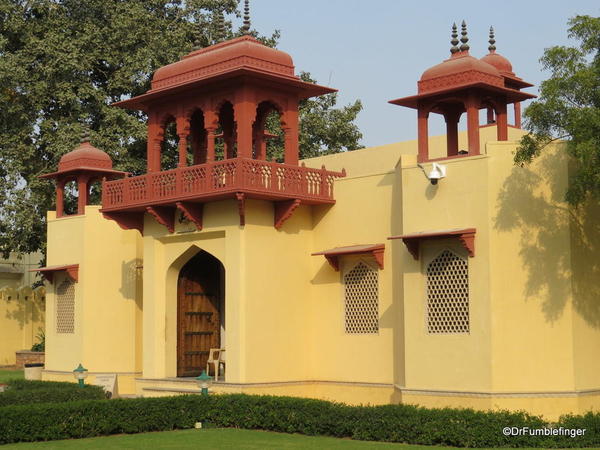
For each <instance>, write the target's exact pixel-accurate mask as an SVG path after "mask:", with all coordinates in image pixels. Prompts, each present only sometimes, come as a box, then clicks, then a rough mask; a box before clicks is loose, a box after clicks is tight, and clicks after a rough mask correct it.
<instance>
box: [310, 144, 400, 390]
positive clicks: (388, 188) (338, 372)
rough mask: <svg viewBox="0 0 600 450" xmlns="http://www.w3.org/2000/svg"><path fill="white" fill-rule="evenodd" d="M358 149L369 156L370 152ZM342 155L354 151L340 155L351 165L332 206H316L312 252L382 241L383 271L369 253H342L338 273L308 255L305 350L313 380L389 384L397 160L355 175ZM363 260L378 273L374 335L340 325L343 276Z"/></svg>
mask: <svg viewBox="0 0 600 450" xmlns="http://www.w3.org/2000/svg"><path fill="white" fill-rule="evenodd" d="M389 150H390V151H392V150H391V149H389ZM381 151H382V152H385V151H386V150H385V149H382V150H381ZM359 152H362V154H363V157H366V158H367V159H368V153H367V152H369V150H359ZM344 157H346V158H347V159H349V160H350V163H352V162H353V161H351V160H352V159H353V158H355V157H356V155H352V154H351V153H348V154H344V155H343V157H340V158H339V159H340V161H338V164H344V165H345V166H346V167H349V168H347V169H346V170H347V172H348V177H346V178H344V179H340V180H339V181H337V182H336V185H335V198H336V204H335V206H333V207H328V206H319V207H315V210H314V215H313V226H314V228H313V249H312V252H319V251H323V250H328V249H331V248H334V247H343V246H350V245H357V244H385V246H386V249H385V253H384V269H383V270H380V269H379V268H378V267H377V264H376V262H375V260H374V259H373V258H372V257H371V256H364V257H362V258H361V257H349V256H344V257H342V258H341V259H340V263H341V264H340V269H341V270H340V271H339V272H337V271H335V270H334V268H333V267H332V266H331V265H330V264H329V263H328V262H327V260H326V259H325V258H324V257H323V256H313V257H311V258H312V263H311V270H312V273H311V275H310V276H309V280H310V283H311V286H312V289H311V297H312V299H311V302H312V315H313V321H314V331H313V333H311V336H310V338H311V340H310V342H311V347H310V351H309V353H310V358H311V360H312V363H311V365H312V367H313V377H312V378H311V379H313V380H319V381H357V382H369V383H390V384H391V383H393V364H394V358H393V345H394V344H393V339H394V332H395V330H396V324H397V315H398V310H397V308H396V305H394V302H393V301H392V289H391V288H392V279H393V273H394V269H393V267H392V264H391V261H392V253H391V251H390V245H389V241H387V237H388V236H390V235H391V222H390V216H391V214H392V213H393V208H390V205H391V204H392V190H393V189H392V188H393V185H394V174H393V172H391V170H393V166H394V165H395V163H396V160H397V158H396V155H394V156H393V158H392V157H390V158H389V159H388V161H387V162H388V166H387V169H386V170H385V171H381V170H383V169H384V168H385V167H374V168H373V170H377V171H376V172H374V173H373V172H372V173H365V172H362V174H360V175H356V176H354V173H355V171H354V167H353V166H352V164H347V161H346V158H344ZM326 158H328V159H330V160H333V158H331V157H326ZM327 164H328V167H329V163H327ZM356 172H358V173H361V172H359V171H358V170H356ZM361 259H362V260H363V261H365V262H366V263H367V264H368V265H370V266H371V267H374V268H377V272H378V281H379V285H378V290H379V333H378V334H347V333H346V332H345V329H344V285H343V282H342V281H343V275H344V273H346V271H348V270H351V269H352V268H353V267H354V265H355V264H356V263H357V262H358V261H359V260H361Z"/></svg>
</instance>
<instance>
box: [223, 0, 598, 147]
mask: <svg viewBox="0 0 600 450" xmlns="http://www.w3.org/2000/svg"><path fill="white" fill-rule="evenodd" d="M250 3H251V15H252V26H253V28H255V29H257V30H258V31H259V32H260V33H262V34H265V35H268V34H270V33H271V32H272V31H273V30H274V29H279V30H280V31H281V40H280V43H279V46H278V48H279V49H281V50H283V51H286V52H288V53H289V54H291V55H292V57H293V58H294V63H295V65H296V72H299V71H301V70H303V71H308V72H310V73H311V74H312V76H313V78H316V79H317V80H318V82H319V83H320V84H324V85H329V86H331V87H333V88H336V89H338V90H339V104H347V103H349V102H351V101H354V100H355V99H357V98H359V99H361V100H362V102H363V106H364V108H363V111H362V112H361V113H360V116H359V118H358V124H359V126H360V129H361V131H362V133H363V141H362V143H363V144H364V145H366V146H374V145H382V144H387V143H391V142H397V141H403V140H408V139H414V138H415V137H416V112H414V111H413V110H409V109H406V108H402V107H399V106H393V105H390V104H388V103H387V101H388V100H391V99H395V98H398V97H404V96H408V95H412V94H414V93H416V89H417V80H418V79H419V77H420V76H421V74H422V73H423V71H424V70H425V69H427V68H428V67H431V66H432V65H435V64H437V63H439V62H441V61H443V60H444V59H446V58H447V57H448V56H449V54H450V53H449V49H450V43H449V41H450V28H451V26H452V22H457V24H459V23H460V21H462V20H463V19H465V20H466V22H467V25H468V31H469V38H470V40H469V44H470V46H471V54H472V55H473V56H476V57H481V56H483V55H485V54H487V53H488V51H487V46H488V42H487V40H488V29H489V27H490V25H493V26H494V29H495V30H496V47H497V51H498V53H500V54H502V55H503V56H506V57H507V58H508V59H509V60H510V61H511V62H512V64H513V70H514V71H515V73H516V74H517V75H518V76H520V77H521V78H523V79H525V80H526V81H529V82H531V83H533V84H535V85H536V86H537V85H539V83H540V81H542V80H544V79H545V78H546V77H547V76H548V74H547V73H544V72H542V70H541V66H540V64H539V61H538V60H539V58H540V57H541V56H542V54H543V51H544V48H546V47H550V46H552V45H573V44H574V41H570V40H569V39H568V38H567V20H568V19H569V18H570V17H573V16H575V15H577V14H589V15H595V16H597V15H598V14H599V13H600V2H598V0H569V1H557V0H548V1H538V0H535V1H533V0H521V1H515V0H508V1H497V2H494V1H489V0H488V1H468V0H467V1H465V0H463V1H460V0H458V1H431V0H430V1H405V0H370V1H369V0H251V2H250ZM228 19H234V22H235V23H236V24H237V23H239V19H235V18H233V17H228ZM528 92H531V93H533V94H536V93H537V87H534V88H530V89H529V90H528ZM442 124H443V122H442V121H441V119H440V120H437V121H434V123H432V124H431V125H430V126H431V127H432V133H441V132H442Z"/></svg>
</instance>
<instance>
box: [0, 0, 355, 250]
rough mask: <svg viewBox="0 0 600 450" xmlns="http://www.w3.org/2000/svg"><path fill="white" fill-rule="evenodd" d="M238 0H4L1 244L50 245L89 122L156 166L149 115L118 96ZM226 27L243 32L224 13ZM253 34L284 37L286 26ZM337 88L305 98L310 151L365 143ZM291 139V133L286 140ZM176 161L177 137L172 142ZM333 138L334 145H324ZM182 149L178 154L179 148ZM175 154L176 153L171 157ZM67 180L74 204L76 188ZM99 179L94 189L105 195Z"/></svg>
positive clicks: (98, 136)
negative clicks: (56, 211) (49, 224)
mask: <svg viewBox="0 0 600 450" xmlns="http://www.w3.org/2000/svg"><path fill="white" fill-rule="evenodd" d="M238 4H239V0H186V1H185V2H184V1H181V0H175V1H167V0H128V1H123V0H32V1H27V2H24V1H20V0H5V1H3V2H0V105H1V106H2V107H1V108H0V253H3V254H4V255H5V256H6V255H7V254H8V253H9V252H10V251H15V252H22V253H28V252H33V251H36V250H40V249H41V250H44V249H45V242H46V237H45V233H46V224H45V215H46V211H47V210H49V209H52V208H53V202H54V189H53V187H52V183H50V182H48V181H47V180H40V179H39V178H38V176H39V175H41V174H44V173H49V172H52V171H54V170H55V169H56V167H57V165H58V161H59V160H60V157H61V156H62V155H64V154H65V153H67V152H69V151H71V150H72V149H73V148H75V147H76V146H77V144H78V143H79V139H80V135H81V131H82V124H86V126H87V127H88V128H89V129H90V130H91V132H90V137H91V142H92V143H93V144H94V145H95V146H97V147H98V148H101V149H102V150H104V151H106V152H107V153H108V154H109V155H110V156H111V157H112V159H113V161H114V162H115V168H116V169H120V170H125V171H128V172H132V173H134V174H140V173H143V172H145V166H146V162H145V158H146V156H145V153H146V150H145V149H146V124H145V121H146V117H145V115H144V114H143V113H141V112H136V111H127V110H123V109H121V108H115V107H111V106H110V104H111V103H113V102H115V101H118V100H123V99H125V98H129V97H131V96H136V95H140V94H142V93H144V92H146V91H147V90H148V89H149V88H150V79H151V76H152V74H153V72H154V71H155V70H156V69H157V68H159V67H161V66H164V65H166V64H169V63H172V62H174V61H177V60H179V59H181V57H182V56H184V55H185V54H187V53H188V52H189V51H190V50H191V49H192V47H193V45H194V42H196V41H197V42H199V43H200V44H201V45H203V46H206V45H209V44H212V43H213V42H215V39H216V37H217V36H218V31H217V20H215V19H216V17H217V15H216V13H217V11H224V12H225V13H226V14H231V13H236V14H237V15H238V16H239V12H237V10H236V8H238V6H239V5H238ZM225 29H226V30H225V32H226V37H227V38H231V37H234V36H236V35H239V34H240V30H234V29H233V27H232V23H231V21H227V20H226V21H225ZM252 34H253V36H255V37H256V38H258V39H259V40H261V41H262V42H263V43H264V44H266V45H269V46H275V45H276V43H277V40H278V37H279V33H278V32H277V31H276V32H274V33H273V34H272V35H271V36H267V37H265V36H259V35H258V34H257V33H256V32H255V31H253V32H252ZM333 105H335V95H333V96H326V97H325V98H324V99H317V100H308V101H306V102H304V106H303V112H302V113H301V117H302V121H303V123H302V135H301V152H302V155H303V156H313V155H315V154H318V153H320V152H323V151H327V152H332V151H340V150H342V149H353V148H357V147H358V144H357V141H358V139H359V138H360V133H359V132H358V130H357V129H356V126H355V125H353V124H351V123H345V121H349V122H351V121H353V120H354V118H355V117H356V114H357V113H358V111H359V110H360V102H356V103H355V104H354V105H351V106H349V107H346V108H342V109H340V110H336V109H334V108H333ZM280 144H281V142H280ZM166 145H167V146H168V147H169V149H168V150H173V151H167V152H166V154H167V155H170V156H167V161H165V163H166V164H167V165H169V164H170V165H173V164H174V158H175V157H176V140H175V139H170V140H169V142H168V143H167V144H166ZM325 149H327V150H325ZM173 155H175V156H173ZM169 158H171V159H169ZM72 194H73V192H71V191H70V190H69V189H67V191H66V198H65V203H66V210H67V211H68V210H70V209H71V210H72V209H73V208H75V206H76V199H75V198H74V196H73V195H72ZM97 197H98V189H97V188H93V189H92V198H93V200H94V201H98V198H97Z"/></svg>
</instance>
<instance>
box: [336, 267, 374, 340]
mask: <svg viewBox="0 0 600 450" xmlns="http://www.w3.org/2000/svg"><path fill="white" fill-rule="evenodd" d="M344 286H345V292H344V294H345V295H344V318H345V320H344V325H345V330H346V333H348V334H377V333H379V287H378V272H377V270H376V269H373V268H371V267H369V266H367V265H366V264H365V263H363V262H359V263H358V264H357V265H356V266H354V268H353V269H352V270H350V271H348V272H347V273H346V274H345V275H344Z"/></svg>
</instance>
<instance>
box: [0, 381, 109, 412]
mask: <svg viewBox="0 0 600 450" xmlns="http://www.w3.org/2000/svg"><path fill="white" fill-rule="evenodd" d="M105 398H106V394H105V393H104V389H102V387H100V386H92V385H86V386H84V387H83V388H81V387H79V386H78V385H77V384H74V383H64V382H58V381H33V380H11V381H9V382H8V389H7V390H6V391H5V392H2V393H0V407H3V406H9V405H29V404H34V403H62V402H72V401H78V400H100V399H105Z"/></svg>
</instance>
